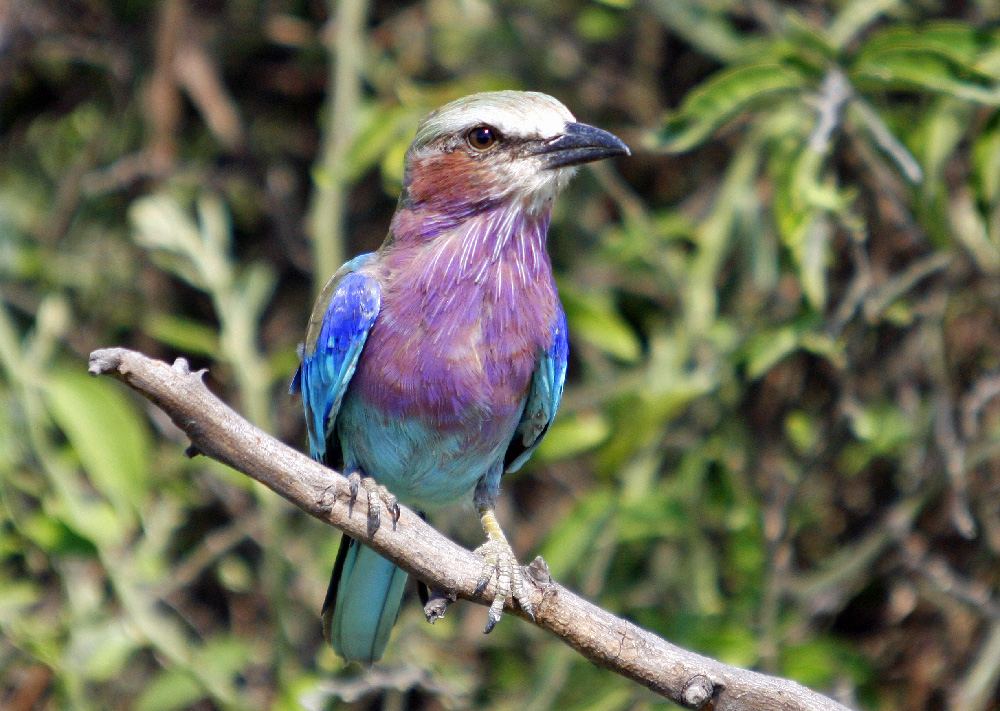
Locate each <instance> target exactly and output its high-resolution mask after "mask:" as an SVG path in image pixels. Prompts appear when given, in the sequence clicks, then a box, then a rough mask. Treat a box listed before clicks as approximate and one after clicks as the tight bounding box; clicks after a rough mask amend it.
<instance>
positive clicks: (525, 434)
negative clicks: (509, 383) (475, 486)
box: [504, 308, 569, 472]
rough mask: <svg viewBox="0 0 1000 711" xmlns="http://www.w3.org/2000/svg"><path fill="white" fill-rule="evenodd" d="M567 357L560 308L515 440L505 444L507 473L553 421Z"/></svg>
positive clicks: (517, 465) (517, 466)
mask: <svg viewBox="0 0 1000 711" xmlns="http://www.w3.org/2000/svg"><path fill="white" fill-rule="evenodd" d="M568 356H569V341H568V340H567V337H566V314H565V313H564V312H563V310H562V308H560V309H559V313H558V315H557V316H556V320H555V323H554V324H553V325H552V345H551V346H549V349H548V350H547V351H546V352H545V353H543V354H542V355H541V357H540V358H539V359H538V363H537V364H536V365H535V374H534V375H533V376H532V379H531V390H530V391H528V399H527V401H526V402H525V404H524V412H522V413H521V421H520V422H519V423H518V425H517V430H516V431H515V433H514V439H513V440H512V441H511V443H510V446H509V447H507V454H506V457H505V458H504V464H505V465H506V466H505V468H506V470H507V471H509V472H514V471H517V470H518V469H520V468H521V467H522V466H523V465H524V463H525V462H526V461H528V458H529V457H530V456H531V453H532V452H534V451H535V448H536V447H537V446H538V443H539V442H541V441H542V437H544V436H545V433H546V432H547V431H548V429H549V425H551V424H552V420H553V418H555V416H556V410H558V409H559V402H560V401H561V400H562V394H563V386H564V385H565V383H566V361H567V358H568Z"/></svg>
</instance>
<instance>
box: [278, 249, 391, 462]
mask: <svg viewBox="0 0 1000 711" xmlns="http://www.w3.org/2000/svg"><path fill="white" fill-rule="evenodd" d="M373 258H374V255H373V254H363V255H360V256H359V257H356V258H354V259H352V260H351V261H350V262H348V263H347V264H345V265H344V266H343V267H341V268H340V269H339V270H338V271H337V273H336V274H335V275H334V276H333V279H331V280H330V284H329V285H328V286H327V288H325V289H324V290H323V296H322V297H321V300H320V302H319V303H317V305H316V310H315V311H314V312H313V321H312V323H311V324H310V330H312V329H313V328H315V327H317V322H318V328H319V333H318V334H317V336H316V338H315V342H314V341H313V338H312V334H311V333H310V334H309V337H308V338H307V342H306V347H305V349H303V353H302V364H301V365H300V366H299V372H298V373H297V374H296V377H295V379H294V380H293V381H292V388H293V390H294V389H295V388H296V387H297V388H298V389H299V390H300V391H301V392H302V401H303V404H304V405H305V410H306V428H307V429H308V431H309V449H310V451H311V452H312V456H313V457H314V458H315V459H318V460H321V461H325V460H326V455H327V443H328V441H329V440H330V437H331V436H332V435H333V434H334V432H333V428H334V423H335V421H336V419H337V413H338V412H339V410H340V404H341V402H342V401H343V398H344V393H345V392H347V386H348V384H349V383H350V381H351V377H352V376H353V375H354V369H355V368H356V367H357V364H358V358H359V357H360V356H361V349H362V348H363V347H364V345H365V341H366V340H367V338H368V332H369V330H370V329H371V327H372V324H373V323H374V322H375V318H376V316H378V312H379V308H380V305H381V292H380V290H379V286H378V282H376V281H375V279H374V277H372V276H369V275H367V274H365V273H363V272H359V271H357V270H358V269H360V268H361V267H362V266H364V265H365V264H366V263H367V262H368V261H369V260H370V259H373ZM324 299H326V303H324ZM321 314H322V315H321ZM320 318H321V319H322V320H320Z"/></svg>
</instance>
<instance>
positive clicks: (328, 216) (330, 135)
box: [309, 0, 368, 294]
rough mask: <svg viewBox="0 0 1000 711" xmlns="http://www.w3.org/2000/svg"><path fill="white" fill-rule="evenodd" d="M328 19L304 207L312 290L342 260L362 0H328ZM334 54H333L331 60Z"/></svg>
mask: <svg viewBox="0 0 1000 711" xmlns="http://www.w3.org/2000/svg"><path fill="white" fill-rule="evenodd" d="M329 6H330V14H331V22H330V25H329V26H328V27H327V28H326V30H325V32H324V36H325V39H326V45H327V51H328V52H329V55H330V57H331V68H330V72H329V80H328V82H327V97H328V99H327V102H326V105H325V106H324V112H325V117H324V122H323V146H322V153H321V155H320V160H319V165H318V166H317V173H316V176H315V190H314V192H313V196H312V202H311V204H310V207H309V236H310V238H311V240H312V247H313V255H314V257H315V261H316V263H315V264H314V265H313V273H314V274H315V275H316V283H315V284H314V285H313V287H314V291H315V293H317V294H318V293H319V291H320V289H322V288H323V284H325V283H326V280H327V279H329V278H330V276H331V275H333V273H334V271H336V269H337V268H338V267H339V266H340V265H341V263H342V262H343V261H344V251H345V250H344V208H345V207H346V205H347V185H346V184H345V182H344V173H345V169H346V164H347V154H348V151H349V149H350V147H351V142H352V141H353V139H354V134H355V130H356V128H357V126H356V123H357V111H358V102H359V98H360V95H361V64H362V61H361V60H362V52H363V45H362V38H363V37H364V36H365V33H364V23H365V16H366V15H367V8H368V3H367V1H366V0H339V1H337V2H334V1H333V0H331V1H330V2H329ZM334 57H335V58H336V59H335V61H333V60H334Z"/></svg>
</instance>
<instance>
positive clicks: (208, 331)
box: [142, 312, 219, 357]
mask: <svg viewBox="0 0 1000 711" xmlns="http://www.w3.org/2000/svg"><path fill="white" fill-rule="evenodd" d="M142 328H143V330H144V331H145V332H146V333H147V334H149V335H150V336H152V337H153V338H155V339H156V340H158V341H160V343H164V344H166V345H168V346H170V347H171V348H174V349H176V350H178V351H181V352H183V353H189V354H196V355H205V356H212V357H216V356H218V355H219V334H218V332H217V331H216V329H214V328H212V327H210V326H207V325H205V324H203V323H201V322H199V321H194V320H192V319H190V318H185V317H184V316H176V315H174V314H166V313H159V312H153V313H150V314H148V315H147V316H146V318H145V319H144V321H143V324H142Z"/></svg>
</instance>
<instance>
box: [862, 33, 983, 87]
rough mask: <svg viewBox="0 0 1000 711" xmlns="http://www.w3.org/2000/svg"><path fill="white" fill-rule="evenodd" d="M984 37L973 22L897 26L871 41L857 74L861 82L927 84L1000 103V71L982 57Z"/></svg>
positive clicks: (886, 85)
mask: <svg viewBox="0 0 1000 711" xmlns="http://www.w3.org/2000/svg"><path fill="white" fill-rule="evenodd" d="M980 37H981V35H979V34H977V32H976V30H975V29H974V28H972V27H970V26H965V25H958V24H952V23H939V24H936V25H933V26H930V27H928V28H925V29H922V30H913V29H910V28H898V27H895V28H892V29H889V30H886V31H884V32H882V33H880V34H878V35H876V36H874V37H873V38H872V39H871V40H869V41H868V42H867V43H866V44H865V46H864V47H863V48H862V50H861V51H860V52H859V54H858V57H857V59H856V61H855V62H854V64H853V65H852V67H851V70H850V72H851V77H852V80H853V81H854V82H855V83H858V84H862V83H864V82H868V83H873V84H875V85H878V86H882V87H886V88H898V89H917V90H919V89H924V90H927V91H932V92H940V93H944V94H948V95H950V96H954V97H956V98H960V99H964V100H966V101H974V102H977V103H982V104H987V105H990V106H997V105H1000V82H998V77H997V75H996V74H995V73H992V72H990V71H988V70H986V69H985V68H984V67H980V66H979V65H978V62H977V59H978V56H979V52H980V47H981V44H980V39H979V38H980Z"/></svg>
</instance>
